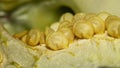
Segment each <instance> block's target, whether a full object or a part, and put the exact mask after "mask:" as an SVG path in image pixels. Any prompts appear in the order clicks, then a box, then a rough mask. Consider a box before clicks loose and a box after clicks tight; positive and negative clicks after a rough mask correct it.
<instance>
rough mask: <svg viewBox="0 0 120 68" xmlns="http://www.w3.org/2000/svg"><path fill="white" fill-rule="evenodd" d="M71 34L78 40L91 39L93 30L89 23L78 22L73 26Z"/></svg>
mask: <svg viewBox="0 0 120 68" xmlns="http://www.w3.org/2000/svg"><path fill="white" fill-rule="evenodd" d="M73 33H74V34H75V36H77V37H78V38H91V37H92V36H93V34H94V29H93V26H92V24H91V23H89V22H86V21H79V22H77V23H75V24H74V26H73Z"/></svg>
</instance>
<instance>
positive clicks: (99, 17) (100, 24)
mask: <svg viewBox="0 0 120 68" xmlns="http://www.w3.org/2000/svg"><path fill="white" fill-rule="evenodd" d="M105 31H107V34H108V35H109V36H111V37H114V38H120V18H119V17H118V16H115V15H111V14H109V13H107V12H100V13H98V14H95V13H88V14H85V13H77V14H75V15H73V14H71V13H65V14H63V15H62V16H61V18H60V20H59V21H58V22H57V23H54V24H52V25H51V26H50V27H46V30H45V32H40V31H39V30H37V29H31V30H30V31H23V32H21V33H18V34H15V35H14V37H15V38H18V39H20V40H21V41H23V42H25V43H27V44H28V45H31V46H36V45H39V44H46V47H48V48H50V49H52V50H60V49H64V48H67V47H68V46H69V44H70V43H72V42H73V41H74V40H75V39H89V38H92V37H93V35H95V34H103V33H105Z"/></svg>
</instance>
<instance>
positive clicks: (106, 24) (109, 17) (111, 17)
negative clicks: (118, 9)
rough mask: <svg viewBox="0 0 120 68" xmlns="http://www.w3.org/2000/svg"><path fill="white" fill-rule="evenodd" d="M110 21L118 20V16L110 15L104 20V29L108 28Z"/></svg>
mask: <svg viewBox="0 0 120 68" xmlns="http://www.w3.org/2000/svg"><path fill="white" fill-rule="evenodd" d="M111 20H119V17H118V16H115V15H110V16H108V17H107V18H106V20H105V27H106V28H108V26H109V23H111V22H110V21H111Z"/></svg>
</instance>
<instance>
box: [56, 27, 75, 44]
mask: <svg viewBox="0 0 120 68" xmlns="http://www.w3.org/2000/svg"><path fill="white" fill-rule="evenodd" d="M58 31H61V32H62V33H63V34H64V35H65V36H66V38H67V39H68V41H69V43H71V42H73V41H74V34H73V32H72V30H71V29H70V28H61V29H59V30H58Z"/></svg>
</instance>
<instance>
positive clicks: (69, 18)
mask: <svg viewBox="0 0 120 68" xmlns="http://www.w3.org/2000/svg"><path fill="white" fill-rule="evenodd" d="M72 19H73V14H72V13H65V14H63V15H62V16H61V18H60V22H62V21H69V22H72Z"/></svg>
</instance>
